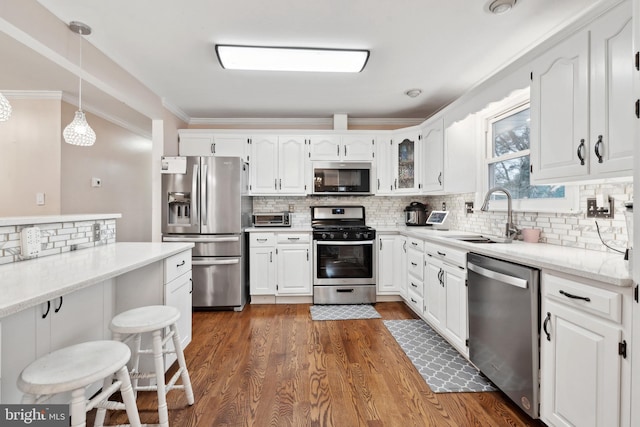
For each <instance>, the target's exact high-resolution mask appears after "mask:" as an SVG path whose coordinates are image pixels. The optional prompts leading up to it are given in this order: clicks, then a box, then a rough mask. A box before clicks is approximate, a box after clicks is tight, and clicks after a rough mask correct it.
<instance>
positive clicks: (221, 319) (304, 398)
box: [108, 302, 544, 427]
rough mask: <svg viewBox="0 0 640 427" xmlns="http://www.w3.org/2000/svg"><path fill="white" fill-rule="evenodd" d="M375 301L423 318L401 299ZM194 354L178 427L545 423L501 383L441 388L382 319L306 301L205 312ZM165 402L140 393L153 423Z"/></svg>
mask: <svg viewBox="0 0 640 427" xmlns="http://www.w3.org/2000/svg"><path fill="white" fill-rule="evenodd" d="M375 307H376V310H378V312H380V314H381V315H382V317H383V319H410V318H415V315H414V314H413V313H412V312H411V311H410V310H409V309H408V308H407V307H406V306H405V305H404V304H403V303H400V302H388V303H378V304H376V306H375ZM185 357H186V359H187V364H188V366H189V371H190V374H191V381H192V383H193V387H194V393H195V399H196V403H195V405H193V406H188V405H187V403H186V399H185V397H184V393H183V392H182V391H180V390H175V391H172V392H170V393H169V395H168V397H167V401H168V405H169V422H170V425H171V426H180V427H182V426H221V427H224V426H229V427H231V426H234V427H235V426H274V427H275V426H277V427H281V426H293V427H299V426H312V427H315V426H318V427H319V426H340V427H352V426H353V427H355V426H368V427H382V426H401V427H408V426H544V424H543V423H541V422H539V421H534V420H531V419H530V418H529V417H528V416H527V415H526V414H525V413H524V412H522V411H520V409H519V408H518V407H517V406H515V405H514V404H513V403H511V401H510V400H508V399H507V398H506V397H505V396H504V395H503V394H502V393H500V392H492V393H438V394H436V393H432V392H431V390H430V389H429V386H428V385H427V384H426V383H425V381H424V380H423V379H422V377H421V376H420V374H419V373H418V372H417V371H416V369H415V368H414V367H413V365H412V364H411V361H410V360H409V359H408V358H407V357H406V355H405V354H404V352H403V351H402V349H401V348H400V347H399V346H398V344H397V343H396V341H395V340H394V339H393V337H392V336H391V334H390V333H389V331H388V330H387V329H386V328H385V326H384V325H383V323H382V320H381V319H369V320H346V321H345V320H343V321H315V322H314V321H312V320H311V316H310V314H309V305H306V304H297V305H247V306H246V307H245V309H244V310H243V311H242V312H239V313H236V312H230V311H229V312H196V313H194V314H193V340H192V342H191V344H190V345H189V346H188V347H187V349H186V351H185ZM174 371H175V367H173V368H172V369H171V370H170V371H169V373H168V375H171V374H172V373H173V372H174ZM156 404H157V402H156V398H155V396H154V393H151V392H144V393H142V392H141V393H140V394H139V396H138V407H139V410H140V417H141V419H142V422H143V423H145V422H146V423H157V422H158V418H157V413H156V412H155V405H156ZM108 421H109V423H111V424H113V423H122V422H127V420H126V416H125V415H124V413H117V412H116V413H114V415H113V416H112V417H111V420H108Z"/></svg>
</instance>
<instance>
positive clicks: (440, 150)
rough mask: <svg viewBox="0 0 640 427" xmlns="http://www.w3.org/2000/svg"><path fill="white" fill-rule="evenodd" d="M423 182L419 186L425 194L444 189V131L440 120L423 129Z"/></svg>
mask: <svg viewBox="0 0 640 427" xmlns="http://www.w3.org/2000/svg"><path fill="white" fill-rule="evenodd" d="M421 132H422V149H421V152H422V182H421V183H419V184H418V186H419V188H420V189H421V190H422V192H424V193H431V192H438V191H441V190H442V189H443V188H444V179H445V171H444V129H443V120H442V118H438V119H436V120H435V121H432V122H430V123H429V124H428V125H427V126H425V127H423V128H422V131H421Z"/></svg>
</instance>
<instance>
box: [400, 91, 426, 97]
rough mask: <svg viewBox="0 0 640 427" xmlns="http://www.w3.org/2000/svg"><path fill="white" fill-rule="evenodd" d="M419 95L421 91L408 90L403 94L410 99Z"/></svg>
mask: <svg viewBox="0 0 640 427" xmlns="http://www.w3.org/2000/svg"><path fill="white" fill-rule="evenodd" d="M421 93H422V90H421V89H409V90H408V91H406V92H405V93H404V94H405V95H407V96H408V97H410V98H415V97H416V96H419V95H420V94H421Z"/></svg>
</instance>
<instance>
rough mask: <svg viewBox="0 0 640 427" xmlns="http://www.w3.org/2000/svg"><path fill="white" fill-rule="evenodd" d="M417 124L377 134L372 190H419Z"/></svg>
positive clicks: (420, 180) (410, 192) (399, 191)
mask: <svg viewBox="0 0 640 427" xmlns="http://www.w3.org/2000/svg"><path fill="white" fill-rule="evenodd" d="M420 139H421V135H420V130H419V129H418V128H409V129H402V130H400V131H394V132H393V133H392V135H391V136H390V137H388V138H379V141H378V144H377V149H376V194H377V195H385V194H419V193H420V191H421V189H422V176H421V175H420V170H421V169H420V165H421V164H422V162H421V157H420V156H421V153H422V151H421V147H420V142H419V141H420Z"/></svg>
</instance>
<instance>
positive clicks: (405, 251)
mask: <svg viewBox="0 0 640 427" xmlns="http://www.w3.org/2000/svg"><path fill="white" fill-rule="evenodd" d="M402 250H404V253H405V254H406V253H407V241H406V240H405V241H404V242H403V243H402Z"/></svg>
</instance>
